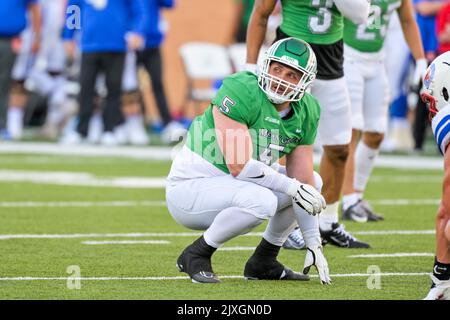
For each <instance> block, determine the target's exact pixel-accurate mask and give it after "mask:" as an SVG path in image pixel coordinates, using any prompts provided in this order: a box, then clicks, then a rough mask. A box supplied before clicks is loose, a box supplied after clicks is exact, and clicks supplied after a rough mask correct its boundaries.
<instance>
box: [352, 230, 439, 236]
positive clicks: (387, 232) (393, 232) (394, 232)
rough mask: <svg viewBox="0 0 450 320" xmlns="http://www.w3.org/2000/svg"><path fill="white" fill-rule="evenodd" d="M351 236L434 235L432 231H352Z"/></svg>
mask: <svg viewBox="0 0 450 320" xmlns="http://www.w3.org/2000/svg"><path fill="white" fill-rule="evenodd" d="M351 233H352V234H357V235H364V236H370V235H374V236H384V235H414V234H430V235H434V234H435V231H434V230H373V231H352V232H351Z"/></svg>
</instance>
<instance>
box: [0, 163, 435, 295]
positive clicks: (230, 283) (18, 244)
mask: <svg viewBox="0 0 450 320" xmlns="http://www.w3.org/2000/svg"><path fill="white" fill-rule="evenodd" d="M169 168H170V163H169V162H151V161H148V160H133V159H119V158H88V157H66V156H44V155H42V156H40V155H5V154H1V155H0V176H2V175H3V176H4V175H5V174H8V173H11V172H13V173H15V174H16V175H15V176H14V177H15V178H14V177H13V178H11V179H10V180H9V181H6V180H2V181H0V221H1V223H0V252H1V254H0V279H1V280H0V299H194V300H196V299H284V300H286V299H421V298H423V297H424V296H425V295H426V293H427V292H428V289H429V285H430V278H429V276H428V275H427V273H429V272H430V271H431V268H432V266H433V256H432V254H433V252H434V234H433V233H432V230H433V229H434V217H435V214H436V209H437V203H438V201H439V198H440V192H441V185H440V181H441V176H442V172H441V171H426V170H420V171H419V170H406V169H405V170H400V169H376V170H375V172H374V175H373V180H372V181H371V182H370V184H369V186H368V190H367V199H369V200H371V201H372V204H373V206H374V207H375V209H376V210H377V211H378V212H380V213H382V214H383V215H384V216H385V218H386V220H385V221H383V222H376V223H366V224H358V223H350V222H347V223H345V225H346V228H347V229H348V230H349V231H351V232H354V233H355V235H356V236H357V237H358V238H360V239H361V240H365V241H367V242H369V243H370V244H371V245H372V249H369V250H363V249H338V248H335V247H330V246H326V247H325V255H326V257H327V259H328V263H329V266H330V272H331V275H332V276H331V277H332V279H333V284H332V285H331V286H326V287H325V286H322V285H321V284H320V283H319V281H318V278H316V277H313V278H312V279H311V281H309V282H281V281H246V280H244V279H243V278H241V276H242V272H243V267H244V265H245V262H246V259H247V258H248V257H249V256H250V255H251V253H252V251H250V250H242V251H218V252H217V253H216V254H215V255H214V258H213V267H214V270H215V272H216V273H218V275H219V277H221V278H222V283H221V284H218V285H197V284H193V283H191V282H190V281H189V280H188V279H187V278H186V277H185V276H186V275H185V274H180V273H179V272H178V270H177V269H176V267H175V261H176V258H177V256H178V255H179V253H180V252H181V251H182V249H183V248H184V247H185V246H186V245H187V244H189V243H190V242H191V241H193V240H194V239H195V238H197V233H196V232H194V231H191V230H188V229H186V228H184V227H182V226H180V225H178V224H176V223H175V222H174V221H173V220H172V218H171V216H170V214H169V213H168V211H167V209H166V207H165V206H164V189H163V188H143V187H132V186H128V187H111V186H107V183H108V181H110V179H112V178H124V177H139V178H151V177H158V178H163V177H165V176H166V175H167V173H168V170H169ZM36 172H40V173H41V174H43V173H51V172H59V173H73V174H76V176H77V177H78V175H82V174H89V177H90V178H91V180H92V179H94V180H95V179H97V180H101V181H103V182H105V181H106V183H105V185H101V186H99V185H91V186H85V185H83V182H80V183H79V184H78V185H64V184H60V185H57V184H54V183H53V182H50V183H39V179H40V177H41V176H39V177H37V181H28V180H27V179H28V178H30V177H31V176H32V173H36ZM17 173H21V174H22V175H23V176H25V178H20V179H19V178H17ZM27 173H29V174H27ZM69 178H70V177H69ZM30 179H31V178H30ZM91 180H89V181H91ZM263 228H264V226H261V227H259V228H258V229H255V230H254V233H252V234H250V235H248V236H241V237H238V238H236V239H234V240H232V241H231V242H229V243H227V244H226V247H254V246H256V245H257V244H258V242H259V240H260V236H259V235H258V234H259V233H260V232H261V231H262V230H263ZM369 231H374V232H373V233H372V234H370V232H369ZM393 231H405V232H403V233H400V234H399V233H398V232H397V233H395V232H393ZM410 231H419V232H410ZM126 240H131V241H150V240H156V241H158V242H156V243H137V244H136V243H134V244H123V243H110V244H98V243H97V244H92V241H126ZM88 243H91V244H88ZM398 253H403V254H406V256H401V257H398V256H397V257H392V256H383V257H372V258H369V257H351V256H355V255H366V254H374V255H375V254H398ZM304 256H305V251H292V250H282V251H281V254H280V258H279V259H280V261H281V262H283V263H284V264H286V265H288V266H289V267H291V268H293V269H295V270H300V269H301V268H302V266H303V259H304ZM69 266H76V267H75V269H70V268H69V272H70V273H68V272H67V271H68V267H69ZM77 268H79V271H80V274H79V275H78V274H77V273H76V272H75V273H74V272H73V270H77ZM373 272H375V273H376V272H380V273H381V274H382V276H381V277H377V276H374V275H371V274H372V273H373ZM312 274H313V275H314V276H315V275H316V272H315V271H314V272H313V273H312ZM72 276H74V277H77V276H80V277H81V282H77V280H76V279H75V280H74V279H73V278H72ZM77 288H78V289H77Z"/></svg>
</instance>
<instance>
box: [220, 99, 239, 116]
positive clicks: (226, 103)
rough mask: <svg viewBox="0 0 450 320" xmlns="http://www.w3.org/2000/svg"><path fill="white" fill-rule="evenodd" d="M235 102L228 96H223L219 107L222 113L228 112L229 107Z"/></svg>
mask: <svg viewBox="0 0 450 320" xmlns="http://www.w3.org/2000/svg"><path fill="white" fill-rule="evenodd" d="M235 104H236V102H235V101H234V100H233V99H231V98H230V97H228V96H225V97H224V98H223V100H222V104H221V105H220V107H219V109H220V111H222V112H223V113H230V108H231V107H232V106H234V105H235Z"/></svg>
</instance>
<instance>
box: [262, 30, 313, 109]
mask: <svg viewBox="0 0 450 320" xmlns="http://www.w3.org/2000/svg"><path fill="white" fill-rule="evenodd" d="M275 61H276V62H279V63H281V64H283V65H285V66H287V67H289V68H292V69H295V70H298V71H300V72H301V74H302V76H301V78H300V80H299V81H298V83H297V84H293V83H291V82H288V81H285V80H283V79H281V78H279V77H276V76H274V75H272V74H270V67H271V64H272V63H273V62H275ZM316 68H317V63H316V57H315V55H314V52H313V51H312V49H311V47H310V46H309V45H308V44H307V43H306V42H304V41H301V40H298V39H294V38H288V39H283V40H279V41H277V42H276V43H274V44H273V45H272V46H271V47H270V48H269V49H268V51H267V52H266V54H265V58H264V60H263V62H262V66H261V68H260V73H259V78H258V84H259V87H260V88H261V90H263V91H264V93H265V94H266V95H267V98H268V99H269V100H270V101H271V102H272V103H274V104H282V103H284V102H288V101H299V100H300V99H301V98H302V97H303V95H304V94H305V91H306V90H307V89H308V87H309V86H310V85H311V83H312V82H313V81H314V79H315V77H316Z"/></svg>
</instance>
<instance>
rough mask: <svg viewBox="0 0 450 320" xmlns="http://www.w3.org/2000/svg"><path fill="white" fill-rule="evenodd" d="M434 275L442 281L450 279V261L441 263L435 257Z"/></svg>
mask: <svg viewBox="0 0 450 320" xmlns="http://www.w3.org/2000/svg"><path fill="white" fill-rule="evenodd" d="M433 275H434V276H435V277H436V278H438V279H439V280H441V281H446V280H449V279H450V263H441V262H439V261H438V260H437V258H436V257H435V258H434V268H433Z"/></svg>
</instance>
